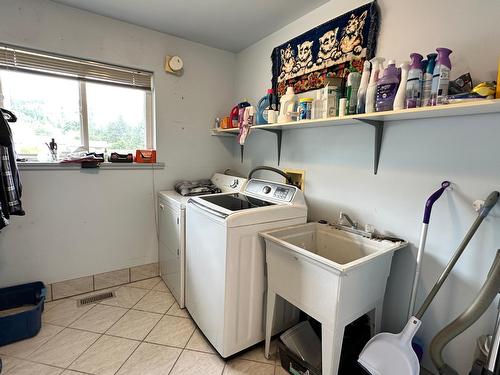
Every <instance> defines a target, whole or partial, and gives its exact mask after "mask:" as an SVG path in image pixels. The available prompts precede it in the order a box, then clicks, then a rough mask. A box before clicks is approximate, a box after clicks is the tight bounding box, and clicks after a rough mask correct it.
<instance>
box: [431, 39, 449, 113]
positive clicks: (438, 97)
mask: <svg viewBox="0 0 500 375" xmlns="http://www.w3.org/2000/svg"><path fill="white" fill-rule="evenodd" d="M436 51H437V53H438V56H437V59H436V66H435V67H434V72H433V74H432V87H431V105H433V106H434V105H438V104H442V102H443V98H444V97H445V96H446V95H448V86H449V85H450V71H451V61H450V54H451V53H452V50H451V49H448V48H436Z"/></svg>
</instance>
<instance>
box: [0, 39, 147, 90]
mask: <svg viewBox="0 0 500 375" xmlns="http://www.w3.org/2000/svg"><path fill="white" fill-rule="evenodd" d="M0 69H10V70H17V71H22V72H28V73H38V74H46V75H51V76H56V77H61V78H71V79H78V80H82V81H88V82H98V83H108V84H114V85H119V86H124V87H131V88H138V89H143V90H151V89H152V77H153V73H151V72H147V71H141V70H138V69H133V68H126V67H121V66H117V65H110V64H104V63H100V62H96V61H90V60H83V59H79V58H73V57H67V56H62V55H56V54H49V53H45V52H39V51H35V50H30V49H25V48H21V47H15V46H11V45H6V44H0Z"/></svg>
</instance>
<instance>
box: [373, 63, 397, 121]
mask: <svg viewBox="0 0 500 375" xmlns="http://www.w3.org/2000/svg"><path fill="white" fill-rule="evenodd" d="M398 86H399V72H398V68H396V62H395V61H394V60H389V64H388V65H387V68H385V69H384V73H383V74H382V77H380V79H379V80H378V82H377V100H376V104H375V106H376V111H377V112H383V111H392V109H393V106H394V99H395V98H396V92H397V91H398Z"/></svg>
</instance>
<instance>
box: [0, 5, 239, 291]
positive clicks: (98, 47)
mask: <svg viewBox="0 0 500 375" xmlns="http://www.w3.org/2000/svg"><path fill="white" fill-rule="evenodd" d="M0 41H1V42H5V43H11V44H15V45H21V46H27V47H31V48H36V49H40V50H46V51H52V52H56V53H62V54H67V55H70V56H77V57H83V58H89V59H95V60H98V61H104V62H109V63H114V64H119V65H125V66H131V67H138V68H142V69H146V70H151V71H154V73H155V77H154V79H155V81H154V82H155V98H156V111H155V117H156V124H157V148H158V160H159V161H162V162H165V164H166V168H165V170H162V171H155V179H156V186H155V187H156V189H160V190H161V189H166V188H170V187H171V185H172V183H173V182H174V181H175V180H177V179H184V178H201V177H207V176H210V175H211V174H213V172H214V171H216V170H224V169H225V168H227V167H229V166H230V165H231V153H230V144H229V143H228V142H229V141H228V140H221V139H218V138H214V137H210V136H209V132H208V129H209V126H210V125H211V122H212V119H214V118H215V117H217V116H220V114H221V113H224V112H225V111H226V110H227V106H228V104H227V103H231V102H232V101H233V98H234V80H233V77H234V74H235V55H234V54H233V53H229V52H225V51H221V50H218V49H214V48H210V47H206V46H203V45H200V44H197V43H193V42H189V41H186V40H183V39H179V38H176V37H172V36H168V35H165V34H162V33H158V32H155V31H150V30H147V29H144V28H140V27H136V26H133V25H130V24H127V23H123V22H119V21H114V20H112V19H109V18H106V17H101V16H98V15H94V14H91V13H88V12H84V11H80V10H77V9H73V8H70V7H66V6H62V5H58V4H55V3H52V2H50V1H47V0H21V1H20V0H2V2H1V5H0ZM167 54H178V55H180V56H181V57H182V58H183V60H184V62H185V73H184V75H183V76H182V77H175V76H172V75H168V74H166V73H165V72H164V71H163V64H164V58H165V55H167ZM21 178H22V180H23V183H24V186H25V191H24V196H23V203H24V206H25V209H26V211H27V215H26V216H25V217H14V218H13V220H12V224H11V225H10V226H9V227H7V228H6V229H4V230H2V233H1V234H0V286H2V285H8V284H14V283H19V282H24V281H28V280H35V279H42V280H44V281H46V282H53V281H60V280H64V279H68V278H73V277H78V276H83V275H89V274H93V273H97V272H104V271H109V270H112V269H119V268H124V267H129V266H133V265H139V264H145V263H151V262H155V261H156V260H157V248H156V233H155V225H154V216H153V212H154V211H153V207H154V203H153V179H152V174H151V171H138V170H132V171H112V170H101V171H99V172H98V173H97V174H88V173H83V172H79V171H60V172H58V171H42V172H41V171H22V173H21Z"/></svg>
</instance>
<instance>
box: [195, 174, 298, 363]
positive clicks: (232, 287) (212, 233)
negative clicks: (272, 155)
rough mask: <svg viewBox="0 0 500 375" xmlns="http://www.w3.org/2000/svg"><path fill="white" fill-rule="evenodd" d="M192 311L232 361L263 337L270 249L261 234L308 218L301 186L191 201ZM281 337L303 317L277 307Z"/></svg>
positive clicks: (253, 187)
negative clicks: (266, 273) (266, 254)
mask: <svg viewBox="0 0 500 375" xmlns="http://www.w3.org/2000/svg"><path fill="white" fill-rule="evenodd" d="M186 212H187V219H186V229H187V231H188V233H189V236H188V237H187V243H186V308H187V309H188V311H189V313H190V314H191V316H192V318H193V319H194V321H195V322H196V324H197V325H198V327H199V328H200V329H201V330H202V331H203V333H204V334H205V336H206V337H207V338H208V340H209V341H210V342H211V343H212V345H213V346H214V347H215V348H216V349H217V351H218V352H219V354H220V355H221V356H222V357H224V358H226V357H229V356H231V355H233V354H235V353H237V352H239V351H241V350H244V349H246V348H248V347H250V346H252V345H255V344H256V343H258V342H260V341H262V340H263V339H264V312H265V309H264V306H265V305H264V301H265V300H266V276H265V247H264V241H263V240H262V239H261V238H259V235H258V234H259V232H262V231H266V230H269V229H271V228H280V227H286V226H289V225H295V224H302V223H305V222H306V221H307V206H306V204H305V201H304V197H303V194H302V192H301V191H300V190H298V189H297V188H296V187H294V186H291V185H286V184H280V183H276V182H270V181H264V180H258V179H251V180H249V181H248V182H247V184H246V186H245V189H244V191H243V192H242V193H226V194H214V195H209V196H205V197H194V198H191V199H189V201H188V204H187V209H186ZM276 306H277V307H276V311H275V315H274V316H275V322H274V325H273V327H275V328H276V330H275V331H276V332H277V331H280V330H283V329H285V328H288V327H289V326H290V325H292V324H294V323H295V322H296V321H297V319H298V311H297V309H295V308H293V307H292V306H291V305H288V304H287V303H286V302H284V301H283V300H282V301H280V302H279V303H278V301H277V304H276Z"/></svg>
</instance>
